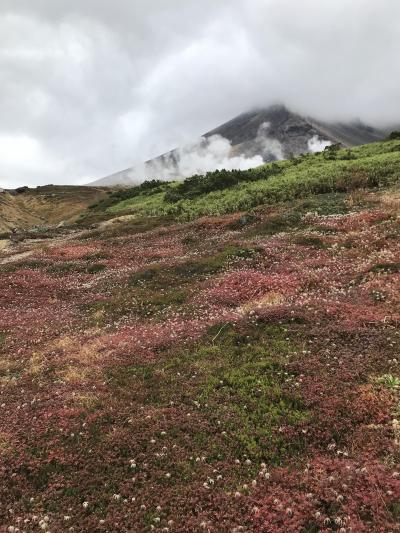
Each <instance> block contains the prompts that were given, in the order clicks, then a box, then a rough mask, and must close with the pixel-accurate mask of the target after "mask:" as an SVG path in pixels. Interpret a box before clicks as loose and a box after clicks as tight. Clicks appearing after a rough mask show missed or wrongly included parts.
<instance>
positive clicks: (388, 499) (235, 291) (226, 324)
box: [0, 188, 400, 533]
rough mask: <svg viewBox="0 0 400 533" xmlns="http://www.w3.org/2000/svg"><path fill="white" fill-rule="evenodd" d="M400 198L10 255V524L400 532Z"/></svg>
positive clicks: (316, 200)
mask: <svg viewBox="0 0 400 533" xmlns="http://www.w3.org/2000/svg"><path fill="white" fill-rule="evenodd" d="M399 214H400V193H399V191H398V189H394V188H391V189H380V190H366V189H364V190H360V189H355V190H351V191H350V192H340V193H339V192H336V193H335V192H333V193H326V194H321V195H316V196H310V197H309V198H305V199H298V200H294V201H290V202H284V203H280V204H277V205H273V206H261V207H258V208H256V209H254V210H253V211H252V212H251V213H235V214H227V215H223V216H212V217H211V216H210V217H203V218H200V219H198V220H195V221H193V222H186V223H176V222H173V221H172V220H170V221H169V226H168V227H162V226H160V227H153V226H155V225H156V221H155V220H153V221H152V222H148V221H146V219H140V218H138V219H134V220H133V221H132V220H130V219H123V220H122V221H120V223H119V224H114V225H113V224H109V225H104V226H103V227H102V228H100V229H93V230H81V231H76V232H75V233H74V232H71V233H70V234H64V235H63V236H59V237H54V238H53V239H50V240H46V241H41V240H36V241H30V240H26V241H24V242H20V243H19V244H17V245H15V246H14V247H13V248H9V249H7V250H5V251H3V252H1V254H2V255H1V259H0V278H1V284H0V291H1V292H0V297H1V308H0V331H1V333H0V343H1V350H2V355H1V358H0V412H1V418H0V459H1V484H0V501H1V506H0V523H1V526H0V530H1V531H21V532H22V531H39V530H43V531H52V532H55V531H112V532H114V531H118V532H120V531H138V532H141V531H148V530H156V531H170V532H181V531H232V532H233V531H235V532H238V531H266V532H287V531H289V532H297V531H303V532H319V531H321V532H327V531H340V532H342V533H344V532H350V531H352V532H363V531H365V532H367V531H368V532H370V531H377V532H381V531H382V532H383V531H385V532H386V531H398V530H399V520H400V503H399V502H400V474H399V472H400V467H399V452H400V448H399V446H400V422H398V419H399V415H400V413H399V410H400V405H399V400H400V399H399V395H400V394H399V393H400V373H399V343H400V335H399V327H398V326H399V321H400V240H399V235H400V224H399ZM150 224H151V225H150Z"/></svg>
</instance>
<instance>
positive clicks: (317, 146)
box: [307, 135, 332, 154]
mask: <svg viewBox="0 0 400 533" xmlns="http://www.w3.org/2000/svg"><path fill="white" fill-rule="evenodd" d="M331 144H332V143H331V141H326V140H323V139H320V138H319V137H318V135H314V137H311V139H309V140H308V143H307V145H308V150H309V151H310V152H311V153H313V154H315V153H316V152H322V151H323V150H325V148H326V147H327V146H331Z"/></svg>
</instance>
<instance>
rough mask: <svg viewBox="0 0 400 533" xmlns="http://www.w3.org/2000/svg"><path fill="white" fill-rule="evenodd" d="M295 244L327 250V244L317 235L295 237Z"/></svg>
mask: <svg viewBox="0 0 400 533" xmlns="http://www.w3.org/2000/svg"><path fill="white" fill-rule="evenodd" d="M292 240H293V242H294V243H295V244H300V245H301V246H313V247H314V248H320V249H323V248H327V245H326V243H325V242H324V241H323V240H322V239H321V238H320V237H317V236H315V235H295V236H294V237H293V239H292Z"/></svg>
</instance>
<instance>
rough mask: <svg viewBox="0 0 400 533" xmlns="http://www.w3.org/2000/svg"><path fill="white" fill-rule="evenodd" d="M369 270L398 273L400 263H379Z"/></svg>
mask: <svg viewBox="0 0 400 533" xmlns="http://www.w3.org/2000/svg"><path fill="white" fill-rule="evenodd" d="M369 272H385V273H388V274H396V273H398V272H400V263H378V264H377V265H374V266H373V267H372V268H370V270H369Z"/></svg>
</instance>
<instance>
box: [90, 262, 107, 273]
mask: <svg viewBox="0 0 400 533" xmlns="http://www.w3.org/2000/svg"><path fill="white" fill-rule="evenodd" d="M106 268H107V266H106V265H102V264H101V263H96V264H94V265H91V266H89V267H88V268H87V273H88V274H97V273H98V272H103V270H106Z"/></svg>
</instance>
